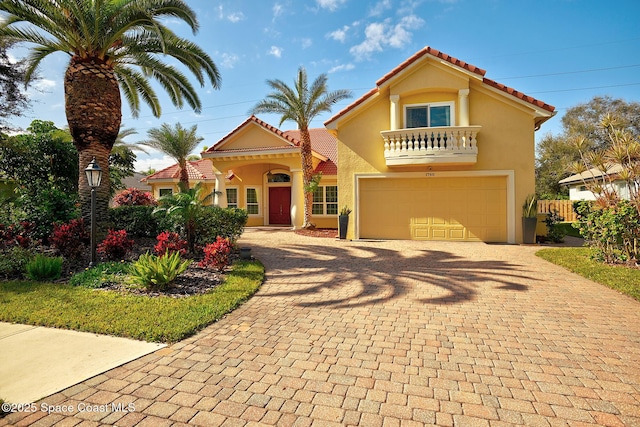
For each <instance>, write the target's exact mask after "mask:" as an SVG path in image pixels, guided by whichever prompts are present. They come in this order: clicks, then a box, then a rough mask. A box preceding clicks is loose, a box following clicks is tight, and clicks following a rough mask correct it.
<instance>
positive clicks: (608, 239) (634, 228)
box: [574, 200, 640, 263]
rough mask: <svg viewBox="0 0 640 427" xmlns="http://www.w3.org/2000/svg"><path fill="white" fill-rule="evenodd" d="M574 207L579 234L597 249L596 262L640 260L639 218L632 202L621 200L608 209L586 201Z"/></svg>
mask: <svg viewBox="0 0 640 427" xmlns="http://www.w3.org/2000/svg"><path fill="white" fill-rule="evenodd" d="M574 208H575V209H576V212H577V213H578V223H577V227H578V228H579V230H580V234H581V235H582V236H583V237H584V238H585V241H586V242H587V244H588V245H589V246H590V247H592V248H593V249H594V250H595V258H596V259H598V260H600V261H604V262H607V263H616V262H629V261H633V260H638V259H639V258H640V253H639V252H640V247H639V242H638V236H640V215H639V214H638V211H637V209H636V208H635V206H633V205H632V204H631V203H630V202H629V201H627V200H621V201H619V202H618V203H617V205H616V206H607V207H599V206H597V205H595V204H592V203H589V202H586V201H585V202H580V203H578V204H576V205H575V206H574Z"/></svg>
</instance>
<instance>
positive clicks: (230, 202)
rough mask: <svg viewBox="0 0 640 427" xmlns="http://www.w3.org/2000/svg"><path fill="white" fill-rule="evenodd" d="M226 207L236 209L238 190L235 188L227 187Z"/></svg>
mask: <svg viewBox="0 0 640 427" xmlns="http://www.w3.org/2000/svg"><path fill="white" fill-rule="evenodd" d="M227 207H230V208H237V207H238V189H237V188H236V187H227Z"/></svg>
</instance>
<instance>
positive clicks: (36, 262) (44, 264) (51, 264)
mask: <svg viewBox="0 0 640 427" xmlns="http://www.w3.org/2000/svg"><path fill="white" fill-rule="evenodd" d="M25 268H26V270H27V277H28V278H29V279H31V280H37V281H39V282H44V281H47V280H56V279H59V278H60V275H61V274H62V257H49V256H46V255H42V254H37V255H36V256H35V257H34V258H33V259H32V260H31V261H29V262H28V263H27V265H26V267H25Z"/></svg>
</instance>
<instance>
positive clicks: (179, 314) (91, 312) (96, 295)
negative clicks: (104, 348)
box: [0, 261, 264, 343]
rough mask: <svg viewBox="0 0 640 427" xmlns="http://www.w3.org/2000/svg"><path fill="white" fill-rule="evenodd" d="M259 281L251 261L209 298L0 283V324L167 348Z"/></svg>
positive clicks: (232, 304)
mask: <svg viewBox="0 0 640 427" xmlns="http://www.w3.org/2000/svg"><path fill="white" fill-rule="evenodd" d="M263 279H264V267H263V266H262V264H260V263H259V262H257V261H251V262H238V263H236V264H235V265H234V266H233V268H232V270H231V271H230V272H229V273H228V274H227V275H226V280H225V281H224V283H223V284H222V285H220V286H218V287H216V288H215V289H214V290H213V291H212V292H210V293H207V294H204V295H197V296H191V297H187V298H171V297H155V298H150V297H147V296H135V295H124V294H119V293H116V292H110V291H101V290H95V289H88V288H86V287H82V286H71V285H68V284H54V283H40V282H32V281H10V282H0V321H5V322H14V323H23V324H30V325H41V326H52V327H58V328H65V329H73V330H77V331H86V332H95V333H100V334H108V335H115V336H120V337H128V338H134V339H139V340H145V341H155V342H167V343H170V342H176V341H179V340H182V339H184V338H186V337H188V336H190V335H192V334H194V333H195V332H197V331H199V330H200V329H202V328H204V327H205V326H207V325H209V324H211V323H212V322H215V321H216V320H218V319H220V318H221V317H222V316H224V315H225V314H226V313H228V312H229V311H231V310H233V309H234V308H236V307H237V306H239V305H240V304H241V303H242V302H244V301H246V300H247V299H248V298H249V297H250V296H251V295H253V294H254V293H255V292H256V291H257V290H258V288H259V287H260V285H261V284H262V281H263Z"/></svg>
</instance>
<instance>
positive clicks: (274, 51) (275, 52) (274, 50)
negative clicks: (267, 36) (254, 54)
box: [267, 46, 283, 58]
mask: <svg viewBox="0 0 640 427" xmlns="http://www.w3.org/2000/svg"><path fill="white" fill-rule="evenodd" d="M282 50H283V49H282V48H281V47H278V46H271V49H269V52H267V53H268V54H269V55H271V56H275V57H276V58H281V57H282Z"/></svg>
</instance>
